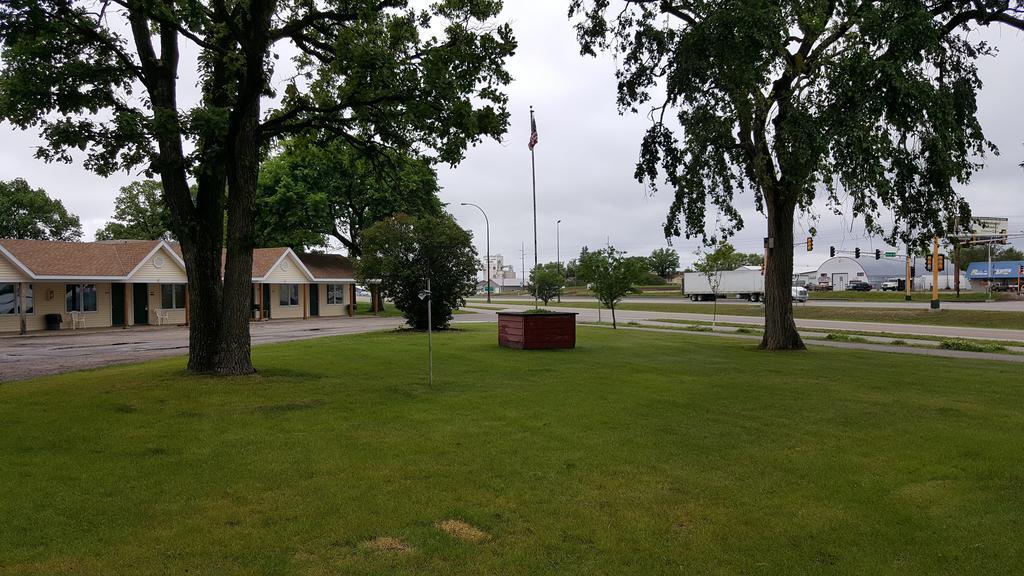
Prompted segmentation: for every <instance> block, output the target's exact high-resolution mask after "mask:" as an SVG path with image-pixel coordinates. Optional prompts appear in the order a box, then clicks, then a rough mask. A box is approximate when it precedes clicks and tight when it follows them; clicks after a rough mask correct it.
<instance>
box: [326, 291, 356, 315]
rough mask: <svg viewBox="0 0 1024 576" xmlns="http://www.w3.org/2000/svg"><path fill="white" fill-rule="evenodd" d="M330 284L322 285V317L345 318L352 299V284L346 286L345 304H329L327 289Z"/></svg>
mask: <svg viewBox="0 0 1024 576" xmlns="http://www.w3.org/2000/svg"><path fill="white" fill-rule="evenodd" d="M328 286H329V284H320V315H321V316H345V315H347V314H348V308H347V307H348V301H349V297H350V290H351V288H350V286H351V284H344V287H345V292H344V294H345V303H344V304H328V303H327V287H328Z"/></svg>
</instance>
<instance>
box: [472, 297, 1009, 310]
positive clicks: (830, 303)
mask: <svg viewBox="0 0 1024 576" xmlns="http://www.w3.org/2000/svg"><path fill="white" fill-rule="evenodd" d="M529 298H530V297H529V296H492V297H491V301H492V302H494V303H496V304H500V303H502V302H509V301H513V302H514V301H519V302H522V301H523V300H528V299H529ZM593 301H594V298H593V297H591V296H562V303H563V304H568V303H572V302H593ZM623 301H624V302H629V303H645V304H700V305H707V306H710V305H712V304H713V302H691V301H690V299H689V298H669V297H660V296H657V297H655V296H648V297H635V296H634V297H631V298H626V299H625V300H623ZM472 302H475V303H481V304H482V303H484V302H486V300H485V299H484V298H481V297H474V298H472ZM718 303H719V304H725V305H733V304H750V302H747V301H746V300H740V299H738V298H733V299H729V300H719V301H718ZM798 306H825V307H837V308H907V309H911V310H913V309H919V310H926V309H928V308H929V307H930V304H929V303H928V302H871V301H863V300H808V301H807V302H806V303H803V304H798ZM941 306H942V308H948V309H949V310H995V311H997V312H998V311H1004V312H1024V300H1010V301H1001V302H946V301H943V302H942V305H941Z"/></svg>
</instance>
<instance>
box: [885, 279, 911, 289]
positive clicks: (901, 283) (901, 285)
mask: <svg viewBox="0 0 1024 576" xmlns="http://www.w3.org/2000/svg"><path fill="white" fill-rule="evenodd" d="M906 289H907V281H906V280H904V279H903V278H889V279H888V280H886V281H885V282H882V292H902V291H904V290H906Z"/></svg>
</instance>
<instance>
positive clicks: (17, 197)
mask: <svg viewBox="0 0 1024 576" xmlns="http://www.w3.org/2000/svg"><path fill="white" fill-rule="evenodd" d="M0 238H20V239H24V240H60V241H64V242H74V241H77V240H80V239H81V238H82V224H81V222H79V220H78V216H75V215H74V214H71V213H69V212H68V211H67V209H66V208H64V204H63V203H62V202H61V201H60V200H57V199H55V198H50V197H49V196H48V195H47V194H46V191H45V190H43V189H42V188H32V187H31V186H29V185H28V182H26V181H25V180H24V179H22V178H15V179H14V180H10V181H3V180H0Z"/></svg>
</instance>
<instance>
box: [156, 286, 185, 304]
mask: <svg viewBox="0 0 1024 576" xmlns="http://www.w3.org/2000/svg"><path fill="white" fill-rule="evenodd" d="M160 308H162V309H163V310H184V309H185V285H184V284H161V285H160Z"/></svg>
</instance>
